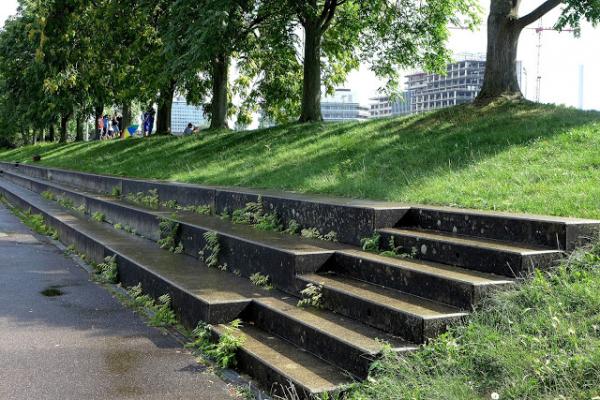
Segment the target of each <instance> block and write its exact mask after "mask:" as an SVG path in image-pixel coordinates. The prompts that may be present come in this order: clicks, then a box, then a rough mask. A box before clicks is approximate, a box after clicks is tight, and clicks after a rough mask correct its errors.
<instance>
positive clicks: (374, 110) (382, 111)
mask: <svg viewBox="0 0 600 400" xmlns="http://www.w3.org/2000/svg"><path fill="white" fill-rule="evenodd" d="M411 98H412V92H410V91H408V92H404V93H402V94H401V95H400V96H399V98H398V99H394V100H392V99H391V98H390V96H377V97H372V98H371V99H370V100H371V118H382V117H391V116H397V115H408V114H410V113H411V112H412V111H411V108H410V106H411Z"/></svg>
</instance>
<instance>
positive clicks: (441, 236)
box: [379, 228, 564, 277]
mask: <svg viewBox="0 0 600 400" xmlns="http://www.w3.org/2000/svg"><path fill="white" fill-rule="evenodd" d="M379 233H380V235H381V242H382V243H384V244H387V243H389V241H390V240H391V238H392V237H393V239H394V243H395V246H399V247H400V248H401V249H403V250H404V251H405V252H407V253H414V257H415V258H418V259H423V260H430V261H435V262H440V263H444V264H450V265H456V266H459V267H464V268H467V269H473V270H476V271H481V272H487V273H492V274H497V275H504V276H508V277H518V276H522V275H527V274H528V273H530V272H531V271H532V270H533V268H534V267H537V268H544V267H548V266H550V265H552V264H553V263H554V262H555V261H556V260H557V259H559V258H560V257H562V256H563V254H564V253H563V252H562V251H559V250H554V249H549V248H544V247H540V246H532V245H526V244H521V243H510V242H503V241H498V240H490V239H481V238H476V237H469V236H461V235H455V234H451V233H446V232H437V231H426V230H419V229H398V228H386V229H380V230H379Z"/></svg>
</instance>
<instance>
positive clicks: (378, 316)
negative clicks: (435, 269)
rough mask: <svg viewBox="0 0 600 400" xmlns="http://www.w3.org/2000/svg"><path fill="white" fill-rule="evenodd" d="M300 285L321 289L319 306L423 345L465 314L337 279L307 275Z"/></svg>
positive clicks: (330, 275) (390, 290)
mask: <svg viewBox="0 0 600 400" xmlns="http://www.w3.org/2000/svg"><path fill="white" fill-rule="evenodd" d="M298 280H299V281H300V282H301V284H303V285H306V284H309V283H312V284H313V285H319V286H321V287H322V289H321V294H322V306H323V307H324V308H326V309H328V310H333V311H335V312H336V313H339V314H342V315H345V316H347V317H350V318H353V319H355V320H358V321H362V322H364V323H366V324H369V325H371V326H373V327H375V328H378V329H381V330H383V331H385V332H389V333H391V334H393V335H397V336H400V337H402V338H404V339H406V340H408V341H411V342H415V343H423V342H424V341H425V340H427V339H429V338H433V337H435V336H437V335H438V334H440V333H442V332H443V331H444V330H445V329H446V327H447V325H448V324H449V323H451V322H455V321H457V320H459V319H461V318H463V317H465V316H466V315H467V313H466V312H463V311H460V310H459V309H457V308H454V307H450V306H447V305H444V304H441V303H436V302H433V301H431V300H427V299H423V298H420V297H417V296H413V295H409V294H406V293H402V292H399V291H397V290H393V289H388V288H385V287H382V286H378V285H374V284H371V283H367V282H363V281H359V280H356V279H352V278H347V277H344V276H339V275H333V274H329V275H322V274H306V275H301V276H299V277H298Z"/></svg>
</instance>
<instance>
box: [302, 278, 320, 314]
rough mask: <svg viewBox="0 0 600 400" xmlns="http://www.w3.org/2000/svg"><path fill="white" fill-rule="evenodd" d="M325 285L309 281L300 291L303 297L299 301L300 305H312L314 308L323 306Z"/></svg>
mask: <svg viewBox="0 0 600 400" xmlns="http://www.w3.org/2000/svg"><path fill="white" fill-rule="evenodd" d="M322 292H323V286H322V285H315V284H314V283H308V284H307V285H306V287H305V288H304V289H302V290H301V291H300V295H301V296H302V298H301V299H300V300H299V301H298V307H307V306H311V307H314V308H323V293H322Z"/></svg>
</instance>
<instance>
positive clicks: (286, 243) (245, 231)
mask: <svg viewBox="0 0 600 400" xmlns="http://www.w3.org/2000/svg"><path fill="white" fill-rule="evenodd" d="M121 202H122V201H121ZM167 212H168V215H170V214H171V213H172V212H173V211H172V210H170V211H167ZM174 219H176V220H178V221H180V222H184V223H187V224H190V225H197V226H200V227H203V228H207V229H210V230H213V231H216V232H219V233H220V234H222V235H229V236H235V237H238V238H242V239H245V240H248V241H251V242H253V243H260V244H262V245H266V246H269V247H272V248H276V249H278V250H283V251H288V252H291V253H294V254H303V253H307V254H314V253H332V252H333V250H335V249H338V248H344V247H347V246H344V245H341V244H339V243H334V242H327V241H321V240H313V239H307V238H302V237H300V236H296V235H290V234H286V233H281V232H271V231H261V230H258V229H256V228H254V227H252V226H249V225H245V224H235V223H233V222H231V221H224V220H222V219H221V218H220V217H218V216H213V215H199V214H196V213H193V212H189V211H178V212H177V217H176V218H174Z"/></svg>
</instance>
